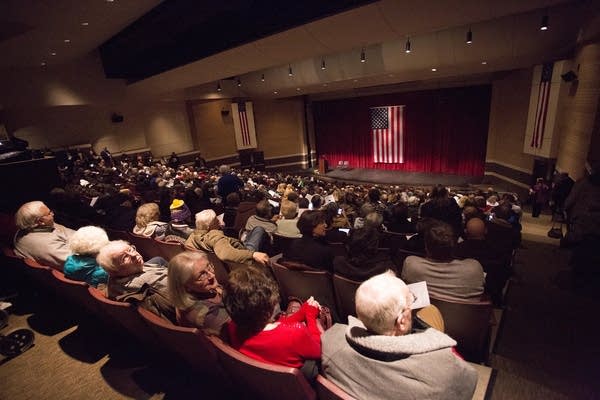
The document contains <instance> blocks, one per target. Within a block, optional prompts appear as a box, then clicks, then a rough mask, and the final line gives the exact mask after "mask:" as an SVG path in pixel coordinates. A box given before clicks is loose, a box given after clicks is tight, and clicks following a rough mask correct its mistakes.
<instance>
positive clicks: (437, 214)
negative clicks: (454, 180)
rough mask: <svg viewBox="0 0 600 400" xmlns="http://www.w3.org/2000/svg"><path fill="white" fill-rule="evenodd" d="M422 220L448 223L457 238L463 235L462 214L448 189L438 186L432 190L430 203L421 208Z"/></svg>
mask: <svg viewBox="0 0 600 400" xmlns="http://www.w3.org/2000/svg"><path fill="white" fill-rule="evenodd" d="M421 218H434V219H437V220H439V221H444V222H446V223H448V224H449V225H450V226H451V227H452V229H453V231H454V234H455V235H456V237H459V236H460V235H461V234H462V229H463V228H462V214H461V210H460V208H459V207H458V204H456V201H455V200H454V198H452V197H450V196H449V193H448V189H446V188H445V187H443V186H442V185H437V186H435V187H434V188H433V189H432V190H431V195H430V198H429V201H428V202H426V203H423V205H422V206H421Z"/></svg>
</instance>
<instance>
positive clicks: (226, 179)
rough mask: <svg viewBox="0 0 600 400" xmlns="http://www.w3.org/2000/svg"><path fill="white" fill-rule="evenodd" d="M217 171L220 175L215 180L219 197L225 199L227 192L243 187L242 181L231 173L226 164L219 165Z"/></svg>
mask: <svg viewBox="0 0 600 400" xmlns="http://www.w3.org/2000/svg"><path fill="white" fill-rule="evenodd" d="M219 172H220V173H221V177H220V178H219V181H218V182H217V192H218V194H219V196H221V198H223V199H227V195H228V194H229V193H233V192H238V191H239V190H240V189H241V188H243V187H244V182H242V181H241V180H240V178H238V177H237V176H236V175H234V174H232V173H231V169H230V168H229V166H228V165H221V166H220V167H219Z"/></svg>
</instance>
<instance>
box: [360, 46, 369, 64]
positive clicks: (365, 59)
mask: <svg viewBox="0 0 600 400" xmlns="http://www.w3.org/2000/svg"><path fill="white" fill-rule="evenodd" d="M366 61H367V56H366V55H365V48H364V47H363V48H362V50H361V51H360V62H361V63H364V62H366Z"/></svg>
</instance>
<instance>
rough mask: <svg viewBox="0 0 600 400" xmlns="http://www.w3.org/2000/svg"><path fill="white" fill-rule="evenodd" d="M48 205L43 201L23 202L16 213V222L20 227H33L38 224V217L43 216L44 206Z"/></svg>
mask: <svg viewBox="0 0 600 400" xmlns="http://www.w3.org/2000/svg"><path fill="white" fill-rule="evenodd" d="M44 206H46V205H45V204H44V203H43V202H41V201H30V202H28V203H25V204H23V205H22V206H21V207H19V209H18V210H17V212H16V214H15V224H16V225H17V227H18V228H19V229H31V228H34V227H36V226H37V224H38V222H37V221H38V219H39V218H40V217H43V215H42V207H44Z"/></svg>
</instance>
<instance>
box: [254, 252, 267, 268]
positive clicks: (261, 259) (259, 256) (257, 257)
mask: <svg viewBox="0 0 600 400" xmlns="http://www.w3.org/2000/svg"><path fill="white" fill-rule="evenodd" d="M252 258H253V259H254V261H256V262H257V263H259V264H261V265H269V264H270V263H271V259H270V258H269V255H268V254H266V253H261V252H260V251H255V252H254V253H252Z"/></svg>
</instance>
